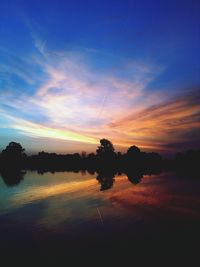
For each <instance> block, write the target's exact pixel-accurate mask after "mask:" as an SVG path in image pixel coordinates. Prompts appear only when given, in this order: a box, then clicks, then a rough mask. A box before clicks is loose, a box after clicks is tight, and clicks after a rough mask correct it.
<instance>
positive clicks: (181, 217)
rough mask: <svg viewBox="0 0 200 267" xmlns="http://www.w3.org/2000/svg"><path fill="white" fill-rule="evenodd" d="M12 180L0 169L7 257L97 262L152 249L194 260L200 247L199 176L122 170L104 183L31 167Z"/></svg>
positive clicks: (0, 244) (0, 223) (0, 245)
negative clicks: (134, 178)
mask: <svg viewBox="0 0 200 267" xmlns="http://www.w3.org/2000/svg"><path fill="white" fill-rule="evenodd" d="M6 182H7V180H6V179H5V177H0V237H1V238H0V239H1V240H0V249H1V250H0V251H1V255H2V256H4V257H5V260H6V261H7V262H9V261H10V260H12V257H15V260H16V261H17V260H21V259H25V258H26V259H27V258H28V259H30V258H31V259H32V260H33V262H37V260H40V261H41V259H42V260H44V261H45V262H46V261H49V262H50V263H56V262H57V260H58V259H61V258H64V259H66V260H69V259H70V260H73V261H74V263H75V262H76V261H77V262H78V261H82V263H83V262H84V261H90V262H93V263H94V266H95V265H96V264H97V263H101V264H103V263H104V261H107V260H111V261H113V262H114V260H116V261H118V260H122V261H123V262H125V260H126V259H127V260H130V258H133V259H134V260H136V258H137V259H139V261H142V260H144V258H145V257H143V256H145V255H146V257H147V255H148V257H149V260H150V258H151V257H153V258H157V259H158V258H160V256H162V257H161V261H163V259H165V260H164V261H167V259H169V256H170V258H171V256H173V257H175V256H176V258H177V259H178V260H179V262H180V260H183V261H186V260H188V262H189V263H190V264H191V261H192V260H194V259H195V255H198V252H197V248H198V246H196V242H199V240H200V239H199V238H200V231H199V227H200V212H199V211H200V209H199V207H200V179H192V178H190V177H188V178H180V177H177V176H176V175H175V174H174V173H170V172H169V173H161V174H159V175H144V176H143V177H142V179H141V180H140V181H138V183H135V184H134V183H132V182H131V181H130V180H128V178H127V176H126V175H124V174H121V175H118V176H115V177H114V179H112V181H111V182H109V186H108V187H107V188H109V187H111V188H109V189H107V190H102V189H106V187H105V184H106V182H107V181H104V178H101V183H100V180H98V179H96V175H92V174H89V173H87V172H85V173H84V172H82V173H81V172H80V173H73V172H56V173H44V174H38V173H37V172H31V171H27V172H26V173H25V174H24V176H23V175H22V177H21V179H20V181H18V184H16V185H12V186H11V185H10V183H8V182H7V185H6ZM8 185H10V186H8ZM100 189H101V190H100ZM158 250H159V253H158ZM196 253H197V254H196ZM11 255H12V257H11V258H10V256H11ZM141 255H143V256H141ZM158 255H159V257H158ZM71 266H72V265H71Z"/></svg>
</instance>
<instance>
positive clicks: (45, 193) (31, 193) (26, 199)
mask: <svg viewBox="0 0 200 267" xmlns="http://www.w3.org/2000/svg"><path fill="white" fill-rule="evenodd" d="M94 186H97V182H96V180H95V179H90V180H86V181H85V180H84V181H77V182H66V183H60V184H57V185H52V186H49V185H48V186H40V187H36V188H34V187H33V188H31V189H30V190H28V191H25V192H22V193H21V194H18V195H15V197H14V198H13V199H12V198H11V199H10V202H11V203H12V204H13V205H14V206H15V207H19V206H21V205H26V204H28V203H32V202H35V201H41V200H45V199H47V198H49V197H55V196H60V195H62V194H75V196H74V197H75V198H78V197H81V196H82V197H83V196H84V195H85V194H88V190H90V189H91V188H93V187H94ZM85 190H86V191H85ZM71 197H72V196H71Z"/></svg>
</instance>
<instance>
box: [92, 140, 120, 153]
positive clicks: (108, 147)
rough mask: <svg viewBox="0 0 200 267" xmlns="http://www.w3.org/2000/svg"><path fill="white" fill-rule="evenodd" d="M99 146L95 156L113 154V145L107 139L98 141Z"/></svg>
mask: <svg viewBox="0 0 200 267" xmlns="http://www.w3.org/2000/svg"><path fill="white" fill-rule="evenodd" d="M100 144H101V145H100V146H99V147H98V148H97V150H96V152H97V155H105V154H113V153H114V151H115V149H114V146H113V144H112V143H111V142H110V141H109V140H107V139H101V140H100Z"/></svg>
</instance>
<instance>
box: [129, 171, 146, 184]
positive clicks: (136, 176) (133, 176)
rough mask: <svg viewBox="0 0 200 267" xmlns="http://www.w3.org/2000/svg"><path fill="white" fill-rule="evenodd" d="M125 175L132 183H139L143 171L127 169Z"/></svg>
mask: <svg viewBox="0 0 200 267" xmlns="http://www.w3.org/2000/svg"><path fill="white" fill-rule="evenodd" d="M126 175H127V177H128V180H129V181H130V182H131V183H132V184H139V183H140V182H141V180H142V178H143V173H142V172H141V171H138V170H129V171H127V172H126Z"/></svg>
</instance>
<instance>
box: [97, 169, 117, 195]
mask: <svg viewBox="0 0 200 267" xmlns="http://www.w3.org/2000/svg"><path fill="white" fill-rule="evenodd" d="M114 176H115V174H114V172H112V171H105V170H100V171H99V172H98V175H97V180H98V181H99V183H100V184H101V188H100V191H104V190H107V189H109V188H111V187H112V186H113V183H114Z"/></svg>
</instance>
